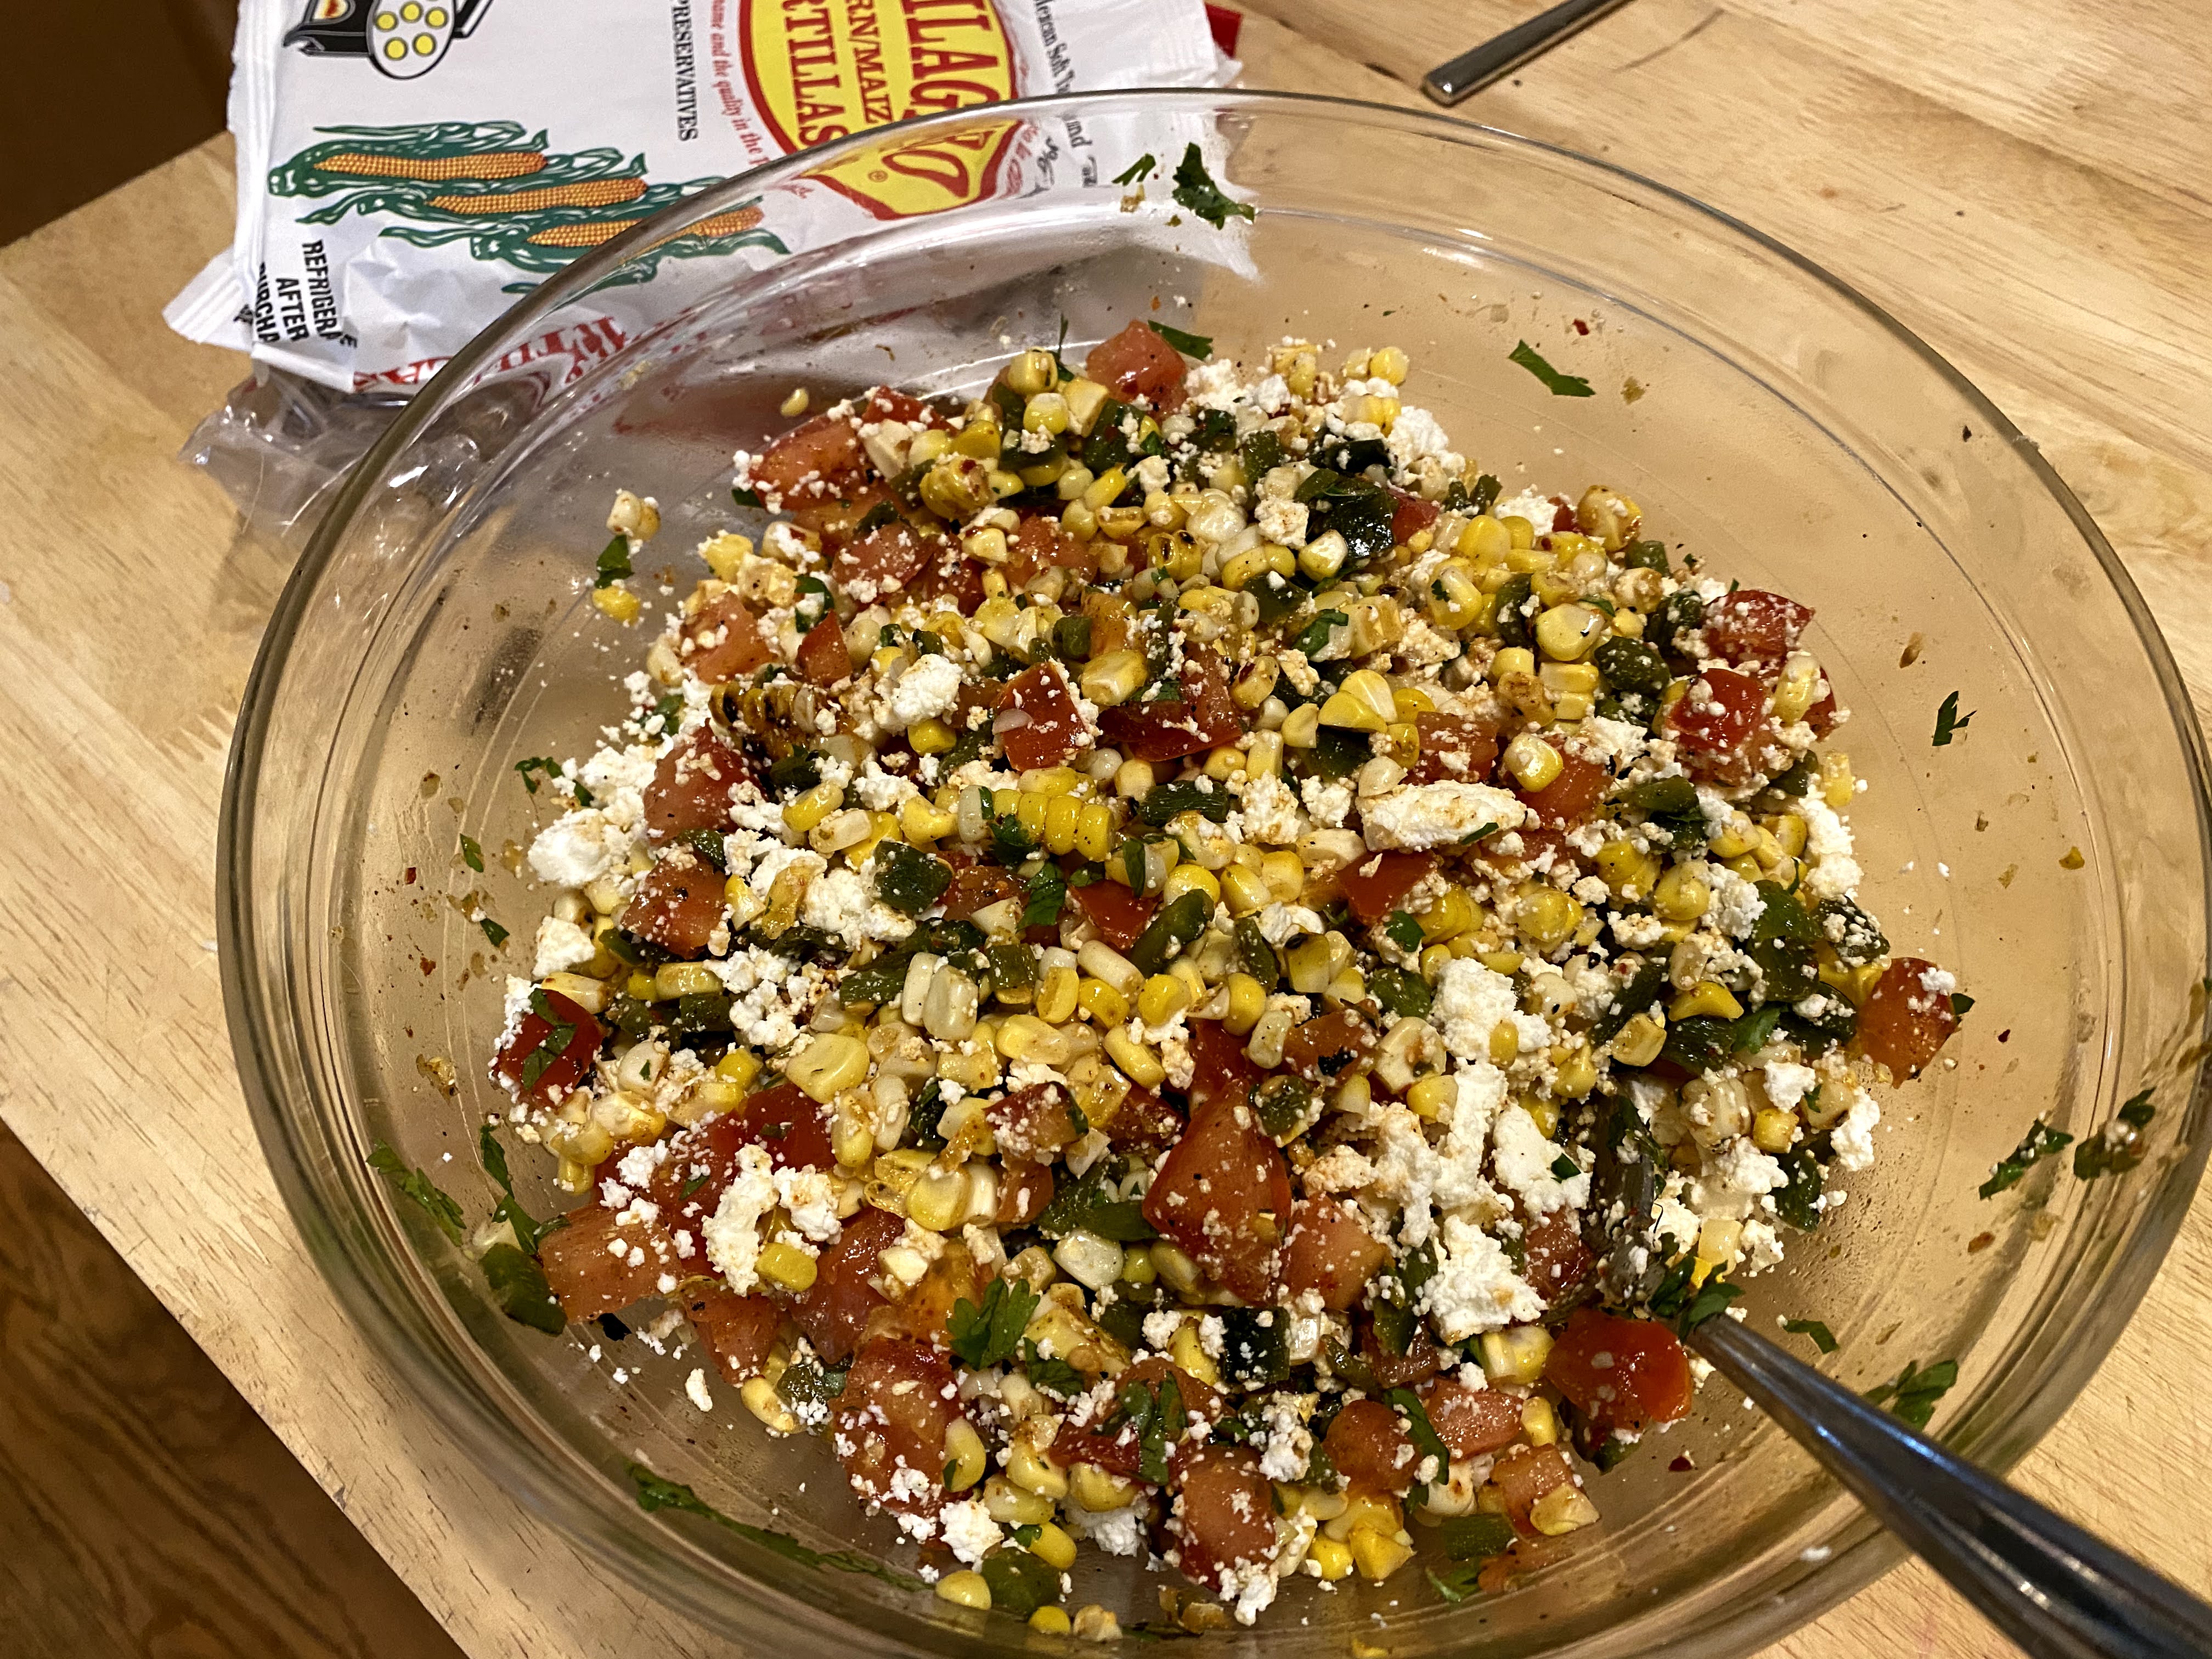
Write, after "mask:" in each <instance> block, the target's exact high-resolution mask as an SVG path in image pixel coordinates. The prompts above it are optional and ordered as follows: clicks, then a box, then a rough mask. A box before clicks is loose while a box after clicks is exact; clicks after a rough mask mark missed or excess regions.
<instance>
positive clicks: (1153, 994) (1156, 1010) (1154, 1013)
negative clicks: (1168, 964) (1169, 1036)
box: [1137, 974, 1190, 1025]
mask: <svg viewBox="0 0 2212 1659" xmlns="http://www.w3.org/2000/svg"><path fill="white" fill-rule="evenodd" d="M1189 1006H1190V987H1188V986H1187V985H1185V984H1184V983H1183V982H1182V981H1181V980H1179V979H1177V978H1176V977H1175V975H1172V974H1154V975H1152V977H1151V978H1150V979H1148V980H1146V981H1145V987H1144V989H1143V990H1141V991H1139V992H1138V993H1137V1018H1139V1019H1141V1020H1143V1021H1144V1022H1145V1024H1147V1025H1164V1024H1167V1023H1168V1022H1169V1021H1170V1020H1171V1019H1173V1018H1175V1017H1176V1015H1177V1014H1179V1013H1181V1012H1182V1011H1183V1010H1184V1009H1186V1008H1188V1007H1189Z"/></svg>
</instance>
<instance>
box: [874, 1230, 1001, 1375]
mask: <svg viewBox="0 0 2212 1659" xmlns="http://www.w3.org/2000/svg"><path fill="white" fill-rule="evenodd" d="M988 1282H989V1281H988V1280H987V1279H986V1278H985V1277H984V1275H983V1273H981V1270H980V1269H979V1268H977V1267H976V1266H975V1257H974V1256H972V1255H969V1253H968V1247H967V1246H966V1245H965V1244H963V1243H960V1242H959V1240H957V1239H947V1240H946V1241H945V1246H944V1249H942V1251H940V1252H939V1255H938V1257H937V1259H936V1260H935V1261H933V1262H931V1263H930V1264H929V1267H928V1270H927V1272H925V1273H923V1274H922V1276H921V1283H919V1284H917V1285H915V1286H914V1287H913V1288H912V1289H910V1290H908V1291H907V1292H906V1293H905V1294H904V1295H902V1296H901V1297H899V1298H898V1299H897V1300H896V1302H891V1303H887V1304H884V1306H882V1307H880V1308H874V1309H872V1310H869V1313H868V1320H867V1323H866V1326H864V1327H863V1328H862V1329H861V1332H860V1346H862V1347H864V1348H865V1347H867V1346H871V1345H872V1343H874V1342H875V1340H877V1339H878V1337H884V1336H896V1337H903V1338H906V1339H908V1340H912V1341H915V1342H927V1343H928V1344H930V1345H931V1346H933V1347H939V1348H943V1347H947V1346H951V1332H950V1330H949V1329H948V1326H949V1325H950V1323H951V1318H952V1310H953V1309H954V1308H955V1307H957V1305H959V1304H961V1303H962V1302H967V1303H969V1304H979V1305H980V1304H981V1302H982V1299H983V1287H984V1286H985V1285H987V1283H988Z"/></svg>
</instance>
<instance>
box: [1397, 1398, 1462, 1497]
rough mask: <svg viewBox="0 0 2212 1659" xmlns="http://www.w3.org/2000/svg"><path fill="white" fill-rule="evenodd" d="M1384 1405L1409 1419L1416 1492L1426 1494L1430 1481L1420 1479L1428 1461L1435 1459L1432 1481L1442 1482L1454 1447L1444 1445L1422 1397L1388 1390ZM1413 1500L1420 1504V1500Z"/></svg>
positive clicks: (1449, 1465) (1407, 1431)
mask: <svg viewBox="0 0 2212 1659" xmlns="http://www.w3.org/2000/svg"><path fill="white" fill-rule="evenodd" d="M1383 1404H1384V1405H1386V1406H1389V1407H1391V1408H1392V1409H1393V1410H1395V1412H1396V1413H1398V1414H1399V1415H1400V1416H1401V1417H1402V1418H1404V1419H1406V1437H1407V1439H1409V1440H1411V1441H1412V1442H1413V1474H1414V1477H1415V1479H1414V1482H1413V1490H1414V1491H1415V1492H1424V1491H1425V1488H1426V1486H1427V1485H1428V1482H1427V1481H1426V1480H1422V1479H1420V1478H1419V1477H1420V1472H1421V1470H1422V1468H1424V1467H1425V1463H1426V1462H1427V1460H1429V1459H1431V1458H1434V1459H1435V1460H1436V1468H1435V1470H1434V1471H1433V1478H1436V1479H1442V1478H1443V1475H1444V1474H1445V1473H1446V1472H1447V1471H1448V1470H1449V1468H1451V1448H1450V1447H1449V1446H1447V1445H1445V1444H1444V1443H1443V1436H1441V1435H1439V1434H1438V1433H1437V1430H1436V1425H1434V1424H1433V1423H1431V1422H1430V1421H1429V1413H1428V1408H1427V1407H1425V1406H1424V1405H1422V1404H1421V1399H1420V1396H1419V1395H1417V1394H1415V1393H1414V1392H1413V1390H1412V1389H1389V1390H1388V1391H1387V1392H1386V1393H1384V1395H1383ZM1412 1501H1413V1502H1415V1503H1416V1504H1418V1503H1419V1499H1413V1500H1412Z"/></svg>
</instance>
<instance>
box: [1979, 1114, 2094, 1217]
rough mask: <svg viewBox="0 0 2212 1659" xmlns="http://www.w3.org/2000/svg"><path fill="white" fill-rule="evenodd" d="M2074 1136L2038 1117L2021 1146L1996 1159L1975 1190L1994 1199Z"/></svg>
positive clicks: (2065, 1144) (2015, 1184) (2017, 1182)
mask: <svg viewBox="0 0 2212 1659" xmlns="http://www.w3.org/2000/svg"><path fill="white" fill-rule="evenodd" d="M2073 1139H2074V1137H2073V1136H2072V1135H2069V1134H2068V1133H2066V1131H2065V1130H2063V1129H2054V1128H2052V1127H2051V1126H2050V1125H2049V1124H2048V1123H2045V1121H2043V1120H2042V1119H2041V1118H2038V1119H2036V1120H2035V1121H2034V1122H2033V1123H2031V1124H2029V1125H2028V1126H2027V1133H2026V1134H2025V1135H2022V1136H2021V1141H2020V1145H2019V1146H2015V1147H2014V1148H2013V1149H2012V1156H2011V1157H2009V1158H2001V1159H1999V1160H1998V1163H1997V1166H1996V1169H1994V1170H1991V1171H1990V1178H1989V1179H1988V1180H1987V1181H1984V1182H1983V1183H1982V1184H1981V1186H1980V1187H1979V1188H1978V1189H1977V1190H1978V1192H1979V1193H1980V1194H1981V1195H1982V1196H1983V1197H1984V1198H1995V1197H1996V1195H1997V1194H1999V1193H2001V1192H2003V1191H2004V1190H2005V1189H2006V1188H2008V1187H2017V1186H2019V1185H2020V1183H2021V1178H2022V1177H2023V1176H2026V1175H2027V1172H2028V1170H2029V1169H2030V1168H2032V1167H2033V1165H2035V1164H2039V1163H2041V1162H2042V1161H2043V1160H2044V1159H2045V1158H2049V1157H2050V1156H2051V1154H2052V1153H2054V1152H2059V1151H2061V1150H2062V1149H2063V1148H2064V1147H2065V1146H2068V1145H2069V1143H2071V1142H2072V1140H2073Z"/></svg>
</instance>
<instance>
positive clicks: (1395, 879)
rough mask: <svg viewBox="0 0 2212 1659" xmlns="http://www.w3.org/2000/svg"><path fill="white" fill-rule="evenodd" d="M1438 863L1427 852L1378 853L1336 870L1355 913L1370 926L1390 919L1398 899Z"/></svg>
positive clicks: (1348, 902)
mask: <svg viewBox="0 0 2212 1659" xmlns="http://www.w3.org/2000/svg"><path fill="white" fill-rule="evenodd" d="M1436 867H1437V860H1436V858H1435V856H1434V855H1433V854H1428V853H1376V854H1374V855H1372V856H1371V857H1369V858H1364V859H1361V860H1358V862H1357V863H1355V864H1352V865H1350V866H1346V868H1345V869H1343V870H1340V871H1339V872H1337V878H1336V879H1337V884H1338V885H1339V886H1340V887H1342V888H1343V889H1344V901H1345V902H1346V903H1347V904H1349V905H1350V906H1351V907H1352V915H1355V916H1358V918H1359V919H1360V921H1364V922H1365V923H1367V924H1368V925H1369V926H1370V927H1372V926H1374V925H1375V924H1376V922H1378V921H1389V918H1390V913H1391V912H1392V911H1393V910H1395V909H1396V908H1398V902H1399V901H1400V900H1401V899H1402V898H1404V897H1405V896H1406V895H1407V893H1409V892H1411V891H1413V889H1414V888H1415V887H1417V886H1419V884H1420V883H1421V881H1422V879H1423V878H1425V877H1426V876H1427V875H1428V873H1429V872H1431V871H1432V870H1434V869H1435V868H1436Z"/></svg>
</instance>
